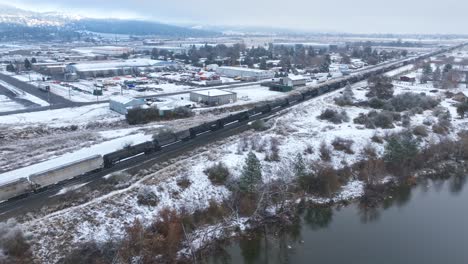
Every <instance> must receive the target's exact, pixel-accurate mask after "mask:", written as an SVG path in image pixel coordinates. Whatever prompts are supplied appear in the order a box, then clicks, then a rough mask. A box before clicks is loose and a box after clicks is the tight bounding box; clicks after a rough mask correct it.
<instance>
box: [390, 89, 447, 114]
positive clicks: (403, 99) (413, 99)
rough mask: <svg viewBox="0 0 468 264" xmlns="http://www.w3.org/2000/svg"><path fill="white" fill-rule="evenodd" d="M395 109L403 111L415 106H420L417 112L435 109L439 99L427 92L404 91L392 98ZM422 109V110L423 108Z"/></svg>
mask: <svg viewBox="0 0 468 264" xmlns="http://www.w3.org/2000/svg"><path fill="white" fill-rule="evenodd" d="M390 102H391V104H392V106H393V107H394V109H395V111H398V112H402V111H406V110H410V109H413V108H419V109H418V110H417V112H422V111H424V110H428V109H433V108H434V107H436V106H437V105H438V104H439V101H437V100H436V99H434V98H433V97H430V96H426V95H425V94H416V93H403V94H399V95H396V96H395V97H393V98H392V99H391V100H390ZM421 109H422V110H421Z"/></svg>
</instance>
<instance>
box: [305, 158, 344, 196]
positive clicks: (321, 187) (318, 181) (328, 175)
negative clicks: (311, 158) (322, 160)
mask: <svg viewBox="0 0 468 264" xmlns="http://www.w3.org/2000/svg"><path fill="white" fill-rule="evenodd" d="M311 171H312V173H308V174H307V175H305V176H304V177H302V178H300V180H299V183H300V187H301V188H302V189H303V190H304V191H306V192H308V193H311V194H317V195H320V196H325V197H332V196H333V195H334V194H335V193H336V191H338V190H339V188H340V187H341V183H340V180H339V176H338V172H337V170H335V169H334V168H333V167H332V166H330V165H320V164H319V165H316V166H313V167H312V168H311Z"/></svg>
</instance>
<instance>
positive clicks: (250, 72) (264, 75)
mask: <svg viewBox="0 0 468 264" xmlns="http://www.w3.org/2000/svg"><path fill="white" fill-rule="evenodd" d="M216 73H217V74H219V75H224V76H227V77H231V78H234V77H240V78H255V79H256V80H264V79H272V78H274V77H275V73H274V72H272V71H265V70H257V69H249V68H242V67H228V66H222V67H219V68H218V69H216Z"/></svg>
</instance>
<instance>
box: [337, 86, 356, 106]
mask: <svg viewBox="0 0 468 264" xmlns="http://www.w3.org/2000/svg"><path fill="white" fill-rule="evenodd" d="M353 96H354V93H353V90H352V87H351V85H350V84H349V83H348V84H347V85H346V88H345V89H344V91H343V94H342V95H341V96H338V97H335V98H334V100H335V103H336V104H337V105H339V106H345V105H353V101H354V98H353Z"/></svg>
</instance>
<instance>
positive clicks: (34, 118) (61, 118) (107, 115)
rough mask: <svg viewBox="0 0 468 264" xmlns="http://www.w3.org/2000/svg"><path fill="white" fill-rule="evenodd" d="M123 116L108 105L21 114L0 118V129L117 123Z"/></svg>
mask: <svg viewBox="0 0 468 264" xmlns="http://www.w3.org/2000/svg"><path fill="white" fill-rule="evenodd" d="M123 119H125V117H124V116H122V115H120V114H118V113H116V112H114V111H112V110H110V109H109V104H108V103H103V104H95V105H88V106H80V107H72V108H64V109H56V110H46V111H40V112H31V113H21V114H14V115H7V116H2V117H0V127H1V126H8V127H9V128H12V127H25V126H38V125H47V126H51V127H54V126H55V127H58V126H70V125H80V124H87V123H89V122H92V121H101V122H108V123H110V122H117V121H120V120H123Z"/></svg>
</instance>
